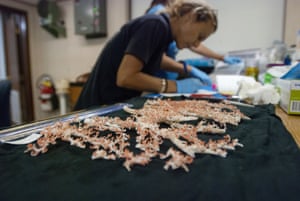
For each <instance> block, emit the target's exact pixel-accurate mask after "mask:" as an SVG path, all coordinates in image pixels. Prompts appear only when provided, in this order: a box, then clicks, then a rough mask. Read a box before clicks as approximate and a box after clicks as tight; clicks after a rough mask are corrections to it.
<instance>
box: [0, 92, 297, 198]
mask: <svg viewBox="0 0 300 201" xmlns="http://www.w3.org/2000/svg"><path fill="white" fill-rule="evenodd" d="M177 99H178V98H177ZM179 99H180V98H179ZM182 99H183V98H182ZM146 100H147V99H146V98H144V97H137V98H133V99H130V100H128V101H126V102H125V103H124V104H130V105H133V106H134V107H137V108H139V107H141V106H142V105H143V103H144V102H145V101H146ZM119 106H120V105H119ZM107 107H109V108H110V109H111V107H114V106H107ZM107 107H101V108H99V110H98V111H99V112H100V113H99V114H101V115H109V116H116V117H120V118H126V117H128V114H127V113H125V112H124V111H123V110H119V109H118V110H116V111H113V110H112V111H110V110H107ZM239 109H240V110H241V112H243V113H244V114H246V115H247V116H249V117H250V118H251V120H245V121H244V120H243V121H242V122H241V123H240V124H239V125H238V126H228V128H227V132H228V133H229V134H230V135H231V137H232V138H238V139H239V141H240V143H242V144H243V145H244V147H237V148H236V150H234V151H229V152H228V155H227V157H226V158H222V157H218V156H213V155H206V154H205V155H204V154H203V155H202V154H197V156H196V157H195V158H194V162H193V163H192V164H190V165H189V172H185V171H184V170H183V169H177V170H171V169H169V170H164V169H163V166H164V162H163V161H162V160H159V159H158V158H153V159H152V161H151V162H150V163H149V164H148V165H146V166H139V165H136V166H133V167H132V170H131V171H127V170H126V169H125V168H124V167H123V166H122V163H123V161H122V160H121V159H118V160H101V159H98V160H92V159H91V150H89V149H80V148H77V147H74V146H70V145H69V144H67V143H65V142H58V143H57V144H56V145H53V146H52V147H50V149H49V150H48V152H47V153H45V154H41V155H38V156H36V157H32V156H30V154H28V153H24V150H25V149H26V146H25V145H19V146H15V145H9V144H1V145H0V180H1V182H0V190H1V193H0V200H9V201H14V200H43V201H47V200H49V201H53V200H56V201H58V200H72V201H76V200H80V201H82V200H88V201H92V200H101V201H103V200H104V201H105V200H118V201H122V200H130V201H132V200H143V201H148V200H149V201H153V200H164V201H168V200H170V201H171V200H172V201H174V200H176V201H187V200H193V201H194V200H197V201H201V200H205V201H213V200H222V201H241V200H249V201H260V200H261V201H263V200H272V201H274V200H275V201H276V200H278V201H279V200H289V201H296V200H299V198H300V197H299V191H300V185H299V180H300V171H299V170H300V150H299V147H298V146H299V135H298V136H297V135H294V134H293V137H294V139H295V140H296V141H297V142H298V146H297V144H296V143H295V140H294V139H293V137H292V135H291V133H290V132H289V130H287V128H286V127H285V126H284V123H287V125H288V124H289V123H290V121H289V120H288V121H285V118H288V117H287V116H286V117H285V116H284V113H281V111H280V110H279V109H280V108H276V107H275V106H274V105H262V106H256V107H254V108H251V107H243V106H239ZM102 110H104V111H109V112H108V113H107V112H103V113H101V111H102ZM86 112H88V111H86ZM85 114H86V113H85ZM280 117H281V118H283V121H282V120H281V119H280ZM297 121H298V122H299V118H298V117H295V121H294V123H293V125H292V127H291V130H290V131H295V132H298V131H299V130H293V129H294V128H296V126H295V122H297ZM283 122H284V123H283ZM297 124H298V123H297ZM288 126H289V125H288ZM296 129H297V128H296ZM128 133H129V134H130V135H131V136H134V135H135V131H134V130H130V131H128ZM298 133H299V132H298ZM165 146H167V145H166V144H162V149H163V150H165V149H166V147H165Z"/></svg>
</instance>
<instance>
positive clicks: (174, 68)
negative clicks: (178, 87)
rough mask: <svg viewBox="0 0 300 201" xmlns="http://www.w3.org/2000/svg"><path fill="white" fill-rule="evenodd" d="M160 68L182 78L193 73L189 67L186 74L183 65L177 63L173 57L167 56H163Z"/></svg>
mask: <svg viewBox="0 0 300 201" xmlns="http://www.w3.org/2000/svg"><path fill="white" fill-rule="evenodd" d="M160 67H161V68H162V69H163V70H165V71H171V72H177V73H179V74H180V76H181V77H185V76H187V74H189V73H187V72H190V71H191V67H190V66H187V69H186V70H187V72H186V71H185V69H184V66H183V64H182V63H180V62H178V61H175V60H174V59H172V58H171V57H168V56H167V55H166V54H164V55H163V58H162V61H161V66H160Z"/></svg>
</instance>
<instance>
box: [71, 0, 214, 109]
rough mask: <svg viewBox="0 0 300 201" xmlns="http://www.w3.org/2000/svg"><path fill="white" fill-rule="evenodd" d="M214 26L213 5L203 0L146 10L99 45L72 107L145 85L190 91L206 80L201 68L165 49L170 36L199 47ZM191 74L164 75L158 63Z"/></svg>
mask: <svg viewBox="0 0 300 201" xmlns="http://www.w3.org/2000/svg"><path fill="white" fill-rule="evenodd" d="M216 29H217V17H216V15H215V13H214V11H213V10H212V9H211V8H210V7H209V6H208V5H207V4H205V3H203V2H202V1H201V0H178V1H176V2H174V4H172V6H171V7H170V8H168V10H167V12H166V13H162V14H160V15H144V16H142V17H139V18H136V19H134V20H132V21H130V22H128V23H127V24H125V25H124V26H123V27H122V28H121V29H120V31H119V32H118V33H117V34H116V35H115V36H114V37H113V38H112V39H111V40H110V41H109V42H108V43H107V45H106V46H105V48H104V49H103V50H102V53H101V54H100V56H99V58H98V60H97V62H96V64H95V67H94V69H93V71H92V73H91V74H90V76H89V79H88V81H87V82H86V84H85V86H84V88H83V90H82V93H81V95H80V97H79V99H78V102H77V104H76V106H75V110H79V109H84V108H89V107H92V106H99V105H103V104H113V103H117V102H122V101H125V100H127V99H129V98H132V97H136V96H139V95H141V94H142V92H144V91H149V92H156V93H174V92H178V93H193V92H195V91H197V90H198V89H199V88H201V87H203V86H204V85H205V84H204V83H203V82H201V80H200V79H198V78H199V74H198V73H199V72H198V71H197V70H195V69H192V68H191V67H190V66H184V68H183V67H182V65H180V64H179V63H178V62H176V61H174V60H173V59H171V58H169V57H167V56H165V55H164V52H165V51H166V49H167V47H168V45H169V44H170V42H172V41H173V40H175V41H176V43H177V47H178V48H179V49H182V48H190V47H197V46H198V45H199V44H200V43H201V42H202V41H204V40H205V39H206V38H208V37H209V36H210V35H211V34H212V33H214V32H215V31H216ZM160 68H162V69H164V70H168V71H174V72H177V73H179V74H181V75H189V76H191V77H195V78H186V79H183V80H178V81H175V80H166V79H161V78H158V77H155V76H154V75H155V73H156V72H157V71H158V70H159V69H160Z"/></svg>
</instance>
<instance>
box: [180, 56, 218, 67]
mask: <svg viewBox="0 0 300 201" xmlns="http://www.w3.org/2000/svg"><path fill="white" fill-rule="evenodd" d="M184 61H185V63H186V64H188V65H190V66H196V67H214V65H215V64H214V60H213V59H207V58H194V59H185V60H184Z"/></svg>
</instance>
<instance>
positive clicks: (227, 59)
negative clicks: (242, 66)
mask: <svg viewBox="0 0 300 201" xmlns="http://www.w3.org/2000/svg"><path fill="white" fill-rule="evenodd" d="M224 62H225V63H227V64H238V63H241V62H242V60H241V59H240V58H238V57H231V56H225V57H224Z"/></svg>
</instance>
